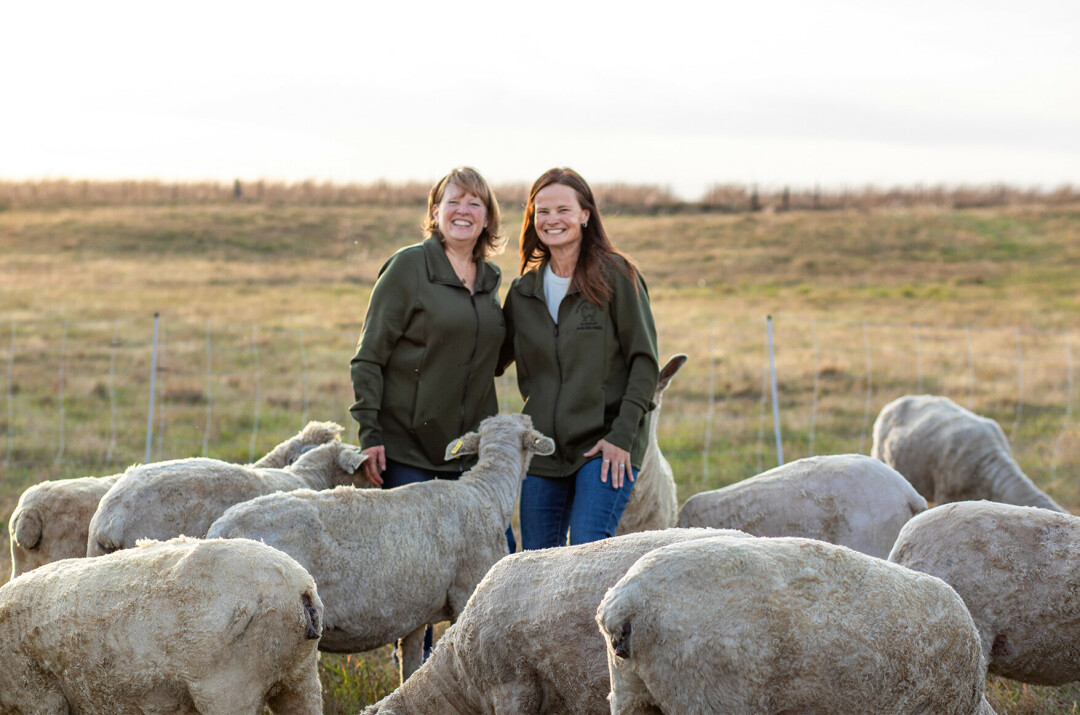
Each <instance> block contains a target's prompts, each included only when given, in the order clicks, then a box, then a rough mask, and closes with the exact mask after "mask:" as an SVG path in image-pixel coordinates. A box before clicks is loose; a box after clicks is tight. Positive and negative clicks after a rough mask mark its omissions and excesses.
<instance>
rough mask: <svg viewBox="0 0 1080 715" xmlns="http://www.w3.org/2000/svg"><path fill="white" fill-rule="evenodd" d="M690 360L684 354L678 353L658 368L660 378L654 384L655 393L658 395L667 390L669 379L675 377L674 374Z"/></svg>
mask: <svg viewBox="0 0 1080 715" xmlns="http://www.w3.org/2000/svg"><path fill="white" fill-rule="evenodd" d="M689 359H690V358H689V357H687V356H686V354H684V353H678V354H677V355H672V356H671V359H670V360H668V361H667V363H666V364H665V365H664V366H663V367H662V368H660V377H659V379H658V380H657V382H656V392H657V393H658V394H659V393H661V392H663V391H664V390H666V389H667V386H668V383H669V382H671V378H673V377H675V373H677V372H678V371H679V369H680V368H681V367H682V366H683V365H685V364H686V361H687V360H689Z"/></svg>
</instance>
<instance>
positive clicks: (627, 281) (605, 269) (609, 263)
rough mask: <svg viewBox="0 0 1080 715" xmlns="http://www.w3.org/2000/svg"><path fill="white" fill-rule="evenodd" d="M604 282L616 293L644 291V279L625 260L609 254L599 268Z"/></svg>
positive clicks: (639, 272)
mask: <svg viewBox="0 0 1080 715" xmlns="http://www.w3.org/2000/svg"><path fill="white" fill-rule="evenodd" d="M600 270H601V272H602V273H603V276H604V278H605V280H607V281H608V284H609V285H611V287H612V288H613V289H615V290H616V291H622V290H630V291H635V292H636V291H637V290H645V289H646V286H645V277H644V276H643V275H641V271H639V270H637V269H636V268H635V267H634V265H633V264H632V263H630V262H629V261H628V260H626V258H624V257H623V256H620V255H617V254H614V253H613V254H610V255H608V256H607V257H605V258H604V261H603V263H602V264H601V268H600Z"/></svg>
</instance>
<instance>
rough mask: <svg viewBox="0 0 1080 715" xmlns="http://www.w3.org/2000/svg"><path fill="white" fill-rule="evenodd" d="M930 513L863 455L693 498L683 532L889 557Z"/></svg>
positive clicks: (800, 465) (798, 464) (828, 459)
mask: <svg viewBox="0 0 1080 715" xmlns="http://www.w3.org/2000/svg"><path fill="white" fill-rule="evenodd" d="M925 508H926V500H925V499H923V498H922V497H921V496H919V494H918V492H916V491H915V489H914V488H912V486H911V484H909V483H908V481H907V480H906V479H904V477H903V476H901V475H900V473H898V472H897V471H896V470H894V469H893V468H892V467H890V466H888V465H887V464H883V463H882V462H880V461H878V460H876V459H873V458H872V457H867V456H866V455H862V454H837V455H829V456H823V457H807V458H805V459H799V460H796V461H794V462H788V463H787V464H784V465H782V466H779V467H776V468H774V469H770V470H769V471H767V472H763V473H761V474H758V475H756V476H753V477H750V478H749V479H744V480H743V481H741V482H736V483H735V484H731V485H729V486H726V487H722V488H720V489H713V490H711V491H707V492H700V493H698V494H695V495H693V496H692V497H690V498H689V499H687V500H686V502H685V503H684V504H683V505H682V508H681V509H680V510H679V526H709V527H713V528H724V529H739V530H741V531H745V532H747V533H748V534H753V535H754V536H800V537H804V538H808V539H819V540H821V541H828V542H829V543H831V544H839V545H841V546H847V547H849V548H852V549H855V550H856V551H861V552H862V553H864V554H869V555H870V556H876V557H878V558H882V559H883V558H885V557H886V556H888V554H889V549H891V548H892V545H893V542H894V541H896V535H897V534H899V533H900V527H902V526H903V525H904V524H905V523H906V522H907V520H908V519H910V518H911V517H912V516H913V515H915V514H918V513H919V512H921V511H922V510H923V509H925Z"/></svg>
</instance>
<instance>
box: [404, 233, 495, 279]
mask: <svg viewBox="0 0 1080 715" xmlns="http://www.w3.org/2000/svg"><path fill="white" fill-rule="evenodd" d="M420 245H421V246H423V248H424V261H425V262H426V263H427V271H428V278H429V280H431V282H432V283H446V284H449V285H455V286H460V285H461V279H460V278H458V275H457V273H455V272H454V267H453V266H452V265H450V259H449V258H447V257H446V251H444V250H443V246H442V243H440V242H439V239H437V238H435V237H434V236H428V237H427V238H425V239H424V242H423V243H422V244H420ZM477 268H478V270H477V271H476V292H477V293H490V292H491V291H493V290H495V287H496V286H497V285H498V284H499V274H498V273H496V271H495V269H494V268H492V267H491V264H490V263H488V262H487V261H480V263H479V265H478V267H477ZM462 287H464V286H462Z"/></svg>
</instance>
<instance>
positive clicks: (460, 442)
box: [443, 432, 480, 461]
mask: <svg viewBox="0 0 1080 715" xmlns="http://www.w3.org/2000/svg"><path fill="white" fill-rule="evenodd" d="M479 448H480V433H479V432H469V433H468V434H464V435H462V436H460V437H458V438H457V439H455V440H454V441H453V442H451V443H450V444H448V445H446V454H445V455H443V459H445V460H446V461H450V460H451V459H457V458H458V457H461V456H462V455H465V454H476V450H477V449H479Z"/></svg>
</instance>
